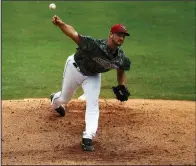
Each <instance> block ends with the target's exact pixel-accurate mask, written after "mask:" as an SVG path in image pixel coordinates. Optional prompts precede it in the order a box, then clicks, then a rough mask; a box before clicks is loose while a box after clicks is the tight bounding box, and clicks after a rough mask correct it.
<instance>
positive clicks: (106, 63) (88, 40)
mask: <svg viewBox="0 0 196 166" xmlns="http://www.w3.org/2000/svg"><path fill="white" fill-rule="evenodd" d="M79 36H80V38H81V41H80V44H79V45H78V48H77V51H76V53H75V54H74V60H75V62H76V64H77V65H78V67H79V68H80V71H81V72H82V73H83V74H84V75H87V76H91V75H95V74H97V73H104V72H107V71H109V70H111V69H118V68H120V69H123V70H129V69H130V65H131V61H130V60H129V58H128V57H127V56H126V55H125V53H124V52H123V50H122V49H121V48H120V47H118V48H117V51H116V53H115V54H112V52H111V50H110V49H109V48H108V47H107V45H106V42H107V39H94V38H92V37H90V36H82V35H79Z"/></svg>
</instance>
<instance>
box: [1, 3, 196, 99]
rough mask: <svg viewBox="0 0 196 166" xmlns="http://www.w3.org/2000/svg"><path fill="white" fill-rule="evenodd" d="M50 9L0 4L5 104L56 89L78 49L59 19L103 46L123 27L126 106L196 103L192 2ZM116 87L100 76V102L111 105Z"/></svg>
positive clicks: (107, 75)
mask: <svg viewBox="0 0 196 166" xmlns="http://www.w3.org/2000/svg"><path fill="white" fill-rule="evenodd" d="M55 3H56V5H57V9H56V10H55V11H51V10H49V9H48V5H49V4H50V1H48V2H46V1H43V2H41V1H29V2H25V1H24V2H22V1H21V2H13V1H8V2H6V1H3V2H2V99H22V98H37V97H38V98H40V97H48V96H49V95H50V93H52V92H56V91H59V90H60V89H61V82H62V74H63V69H64V63H65V61H66V58H67V57H68V56H69V55H70V54H72V53H74V52H75V48H76V45H75V43H74V42H72V41H71V39H69V38H67V37H66V36H64V35H63V33H62V32H61V31H60V30H59V29H58V28H57V27H55V26H54V25H53V24H52V23H51V18H52V16H53V15H54V14H56V15H58V16H59V17H61V18H62V19H63V20H64V22H66V23H68V24H70V25H72V26H73V27H75V29H76V30H77V31H78V32H79V33H81V34H83V35H88V36H93V37H96V38H107V37H108V34H109V30H110V27H111V26H112V25H113V24H116V23H122V24H125V25H126V27H127V29H128V30H129V31H130V33H131V37H129V38H127V39H126V41H125V43H124V45H123V49H124V51H125V53H126V54H127V55H128V56H129V57H130V58H131V61H132V67H131V70H130V71H129V72H127V82H128V87H129V89H130V91H131V93H132V97H131V98H156V99H178V100H195V44H196V43H195V4H196V3H195V1H187V2H183V1H179V2H171V1H167V2H154V1H152V2H150V1H149V2H144V1H139V2H136V1H130V2H125V1H123V2H116V1H113V2H109V1H108V2H107V1H104V2H98V1H96V2H93V1H86V2H85V1H84V2H71V1H67V2H63V1H59V2H58V1H57V2H55ZM116 84H117V81H116V71H110V72H108V73H104V74H102V91H101V95H100V97H102V98H103V97H104V98H113V97H114V95H113V93H112V91H111V87H112V86H113V85H116ZM80 94H82V90H81V89H79V90H78V91H77V93H76V95H75V96H74V97H78V96H79V95H80Z"/></svg>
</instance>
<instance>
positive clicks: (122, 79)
mask: <svg viewBox="0 0 196 166" xmlns="http://www.w3.org/2000/svg"><path fill="white" fill-rule="evenodd" d="M117 81H118V85H124V86H126V84H127V79H126V73H125V71H124V70H123V69H117Z"/></svg>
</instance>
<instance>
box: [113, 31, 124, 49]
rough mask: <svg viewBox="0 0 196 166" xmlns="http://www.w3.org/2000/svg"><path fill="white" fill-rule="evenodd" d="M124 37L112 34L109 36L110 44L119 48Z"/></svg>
mask: <svg viewBox="0 0 196 166" xmlns="http://www.w3.org/2000/svg"><path fill="white" fill-rule="evenodd" d="M125 36H126V35H125V34H124V33H113V34H111V37H112V42H113V43H114V44H115V45H117V46H121V45H122V44H123V43H124V40H125Z"/></svg>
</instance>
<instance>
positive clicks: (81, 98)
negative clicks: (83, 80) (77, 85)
mask: <svg viewBox="0 0 196 166" xmlns="http://www.w3.org/2000/svg"><path fill="white" fill-rule="evenodd" d="M78 100H80V101H85V100H86V97H85V96H84V94H83V95H81V96H80V97H78Z"/></svg>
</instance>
